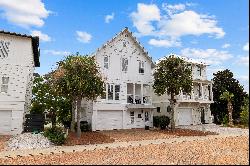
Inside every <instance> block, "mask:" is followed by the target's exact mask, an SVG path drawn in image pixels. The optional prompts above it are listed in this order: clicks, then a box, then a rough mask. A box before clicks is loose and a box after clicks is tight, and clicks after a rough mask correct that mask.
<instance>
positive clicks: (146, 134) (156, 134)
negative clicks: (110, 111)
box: [100, 129, 216, 142]
mask: <svg viewBox="0 0 250 166" xmlns="http://www.w3.org/2000/svg"><path fill="white" fill-rule="evenodd" d="M100 133H102V134H104V135H107V136H109V137H110V138H112V139H114V140H115V141H116V142H128V141H141V140H155V139H167V138H176V137H179V136H206V135H215V134H216V133H212V132H205V133H203V132H200V131H194V130H189V129H175V130H174V131H171V130H160V129H150V130H144V129H129V130H110V131H101V132H100Z"/></svg>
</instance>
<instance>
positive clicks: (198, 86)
mask: <svg viewBox="0 0 250 166" xmlns="http://www.w3.org/2000/svg"><path fill="white" fill-rule="evenodd" d="M198 87H199V89H198V91H199V97H201V85H200V84H199V86H198Z"/></svg>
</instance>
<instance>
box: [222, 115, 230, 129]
mask: <svg viewBox="0 0 250 166" xmlns="http://www.w3.org/2000/svg"><path fill="white" fill-rule="evenodd" d="M228 122H229V120H228V115H227V114H226V115H224V117H223V119H222V124H223V125H225V126H227V125H228Z"/></svg>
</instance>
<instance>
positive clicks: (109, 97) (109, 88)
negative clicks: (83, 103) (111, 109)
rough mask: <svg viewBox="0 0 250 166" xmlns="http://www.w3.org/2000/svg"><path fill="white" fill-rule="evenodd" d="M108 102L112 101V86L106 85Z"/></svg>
mask: <svg viewBox="0 0 250 166" xmlns="http://www.w3.org/2000/svg"><path fill="white" fill-rule="evenodd" d="M108 100H113V85H108Z"/></svg>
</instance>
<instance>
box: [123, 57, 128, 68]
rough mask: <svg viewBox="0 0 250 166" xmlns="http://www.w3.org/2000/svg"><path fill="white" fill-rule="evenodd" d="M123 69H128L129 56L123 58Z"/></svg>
mask: <svg viewBox="0 0 250 166" xmlns="http://www.w3.org/2000/svg"><path fill="white" fill-rule="evenodd" d="M122 71H128V58H122Z"/></svg>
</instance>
